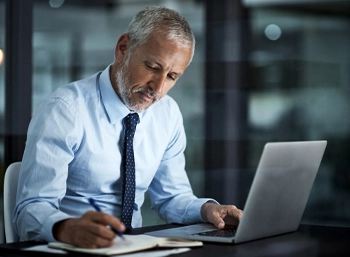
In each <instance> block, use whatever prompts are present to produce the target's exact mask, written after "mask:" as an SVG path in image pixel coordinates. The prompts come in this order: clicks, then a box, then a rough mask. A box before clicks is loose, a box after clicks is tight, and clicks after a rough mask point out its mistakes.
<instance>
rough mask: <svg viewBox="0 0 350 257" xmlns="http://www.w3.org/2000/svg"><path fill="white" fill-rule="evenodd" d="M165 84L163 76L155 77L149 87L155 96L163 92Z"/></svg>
mask: <svg viewBox="0 0 350 257" xmlns="http://www.w3.org/2000/svg"><path fill="white" fill-rule="evenodd" d="M165 83H166V76H165V75H155V76H153V78H152V81H151V83H150V86H151V88H152V89H153V91H154V92H156V93H157V94H160V93H161V92H162V91H163V88H164V86H165Z"/></svg>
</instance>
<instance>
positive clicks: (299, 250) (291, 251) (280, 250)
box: [0, 225, 350, 257]
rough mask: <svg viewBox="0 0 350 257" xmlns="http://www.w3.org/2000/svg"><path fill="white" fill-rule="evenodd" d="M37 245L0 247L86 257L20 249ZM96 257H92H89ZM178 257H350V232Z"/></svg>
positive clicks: (305, 232)
mask: <svg viewBox="0 0 350 257" xmlns="http://www.w3.org/2000/svg"><path fill="white" fill-rule="evenodd" d="M173 226H174V225H160V226H152V227H144V228H137V229H133V230H132V231H129V234H142V233H144V232H148V231H153V230H157V229H160V228H164V227H173ZM35 244H38V243H35V242H21V243H11V244H2V245H0V256H12V257H20V256H38V257H40V256H50V257H51V256H55V257H56V256H61V257H62V256H80V257H81V256H83V255H82V254H69V255H61V254H51V253H50V254H48V253H42V252H29V251H21V250H20V248H24V247H29V246H33V245H35ZM88 256H93V255H88ZM174 256H178V257H203V256H204V257H211V256H213V257H226V256H230V257H231V256H243V257H244V256H249V257H252V256H257V257H260V256H261V257H263V256H264V257H265V256H288V257H291V256H298V257H304V256H305V257H306V256H307V257H317V256H332V257H334V256H336V257H341V256H344V257H345V256H347V257H349V256H350V228H342V227H327V226H314V225H300V227H299V229H298V230H297V231H296V232H294V233H289V234H284V235H280V236H275V237H270V238H265V239H260V240H256V241H252V242H247V243H242V244H218V243H204V246H203V247H200V248H194V249H192V250H191V251H189V252H185V253H182V254H176V255H174Z"/></svg>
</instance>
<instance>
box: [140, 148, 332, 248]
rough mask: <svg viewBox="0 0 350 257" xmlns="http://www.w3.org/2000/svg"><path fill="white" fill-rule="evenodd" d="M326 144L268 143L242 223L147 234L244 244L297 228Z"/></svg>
mask: <svg viewBox="0 0 350 257" xmlns="http://www.w3.org/2000/svg"><path fill="white" fill-rule="evenodd" d="M326 145H327V141H303V142H276V143H267V144H266V145H265V146H264V150H263V153H262V155H261V158H260V162H259V165H258V168H257V171H256V173H255V176H254V179H253V183H252V186H251V188H250V191H249V194H248V198H247V200H246V203H245V206H244V209H243V210H244V211H243V215H242V217H241V220H240V223H239V225H238V226H227V227H226V228H225V229H223V230H218V229H217V228H216V227H215V226H214V225H212V224H209V223H201V224H194V225H187V226H181V227H178V228H171V229H164V230H158V231H153V232H148V233H146V234H148V235H152V236H159V237H173V238H184V239H193V240H199V241H210V242H221V243H233V242H234V243H242V242H247V241H251V240H255V239H260V238H265V237H269V236H275V235H279V234H284V233H288V232H293V231H296V230H297V229H298V227H299V223H300V221H301V218H302V215H303V213H304V210H305V206H306V204H307V201H308V198H309V195H310V192H311V188H312V185H313V183H314V180H315V177H316V174H317V171H318V169H319V166H320V163H321V160H322V157H323V153H324V151H325V148H326Z"/></svg>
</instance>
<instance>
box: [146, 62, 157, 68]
mask: <svg viewBox="0 0 350 257" xmlns="http://www.w3.org/2000/svg"><path fill="white" fill-rule="evenodd" d="M146 66H147V68H149V69H152V70H156V69H157V67H155V66H152V65H151V64H147V63H146Z"/></svg>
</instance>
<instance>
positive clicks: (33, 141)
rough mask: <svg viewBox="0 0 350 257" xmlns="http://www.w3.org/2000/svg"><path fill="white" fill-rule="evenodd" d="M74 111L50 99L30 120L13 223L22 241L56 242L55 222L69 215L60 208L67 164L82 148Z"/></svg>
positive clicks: (60, 102)
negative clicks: (77, 150) (79, 142)
mask: <svg viewBox="0 0 350 257" xmlns="http://www.w3.org/2000/svg"><path fill="white" fill-rule="evenodd" d="M75 113H76V112H75V110H74V109H73V108H72V106H70V105H69V104H67V102H65V101H64V100H62V99H60V98H49V99H48V100H46V101H45V102H44V103H43V104H42V105H41V106H40V107H39V108H38V111H37V113H36V114H35V115H34V117H33V119H32V120H31V122H30V125H29V128H28V134H27V142H26V148H25V152H24V155H23V160H22V165H21V171H20V176H19V181H18V189H17V199H16V207H15V210H14V213H13V223H14V226H15V229H16V231H17V234H18V235H19V237H20V240H21V241H23V240H36V241H55V238H54V237H53V235H52V227H53V225H54V224H55V223H56V222H57V221H60V220H63V219H67V218H69V216H68V215H67V214H65V213H63V212H61V211H59V206H60V201H61V200H62V198H63V197H64V195H65V193H66V180H67V175H68V165H69V163H70V162H71V160H72V159H73V157H74V151H75V150H76V149H77V148H78V147H79V145H78V144H77V143H76V142H78V141H79V140H77V138H78V134H79V131H80V130H81V127H80V125H79V124H81V123H79V120H78V118H77V117H76V115H75Z"/></svg>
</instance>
